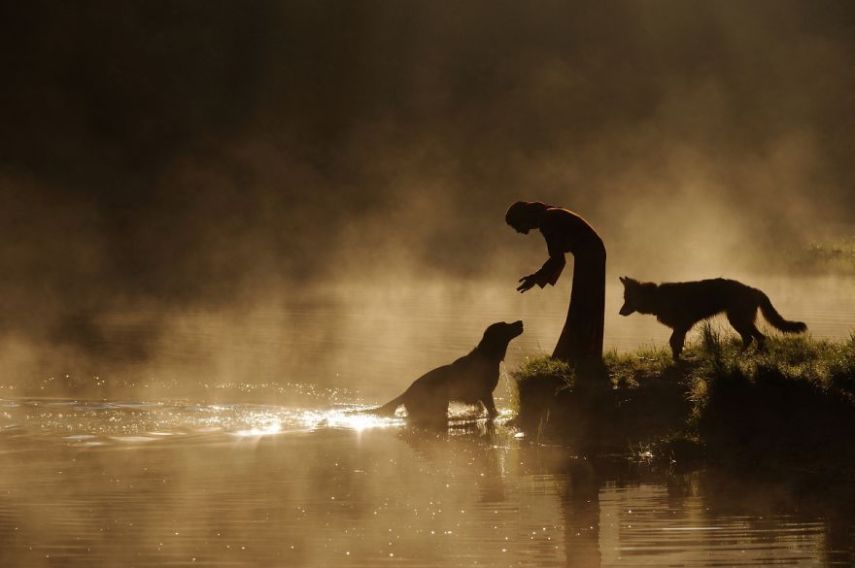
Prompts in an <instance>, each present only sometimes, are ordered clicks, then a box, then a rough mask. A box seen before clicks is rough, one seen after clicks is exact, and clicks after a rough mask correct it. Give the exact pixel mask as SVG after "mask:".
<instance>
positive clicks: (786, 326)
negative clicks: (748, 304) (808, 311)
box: [757, 290, 807, 333]
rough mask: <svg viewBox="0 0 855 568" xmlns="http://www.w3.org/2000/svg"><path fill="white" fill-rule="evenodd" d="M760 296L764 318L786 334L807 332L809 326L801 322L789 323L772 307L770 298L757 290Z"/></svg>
mask: <svg viewBox="0 0 855 568" xmlns="http://www.w3.org/2000/svg"><path fill="white" fill-rule="evenodd" d="M757 292H758V293H759V294H760V311H761V312H763V317H764V318H766V321H768V322H769V323H770V324H772V325H773V326H774V327H776V328H778V329H779V330H781V331H783V332H784V333H801V332H803V331H806V330H807V324H805V323H804V322H801V321H789V320H785V319H784V317H783V316H782V315H781V314H779V313H778V310H776V309H775V307H774V306H773V305H772V302H771V301H770V300H769V296H767V295H766V294H764V293H763V292H761V291H760V290H757Z"/></svg>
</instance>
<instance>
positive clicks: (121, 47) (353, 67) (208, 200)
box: [0, 0, 855, 356]
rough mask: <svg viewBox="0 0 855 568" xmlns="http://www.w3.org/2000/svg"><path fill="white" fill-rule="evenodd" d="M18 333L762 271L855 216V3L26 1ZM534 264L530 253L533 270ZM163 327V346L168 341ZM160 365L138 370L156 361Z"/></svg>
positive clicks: (4, 257) (20, 36)
mask: <svg viewBox="0 0 855 568" xmlns="http://www.w3.org/2000/svg"><path fill="white" fill-rule="evenodd" d="M0 22H2V23H0V74H2V88H0V127H1V130H0V333H3V334H7V335H8V334H15V335H16V336H28V337H34V338H36V339H37V341H42V342H43V341H47V342H49V343H50V342H53V341H59V342H65V343H68V342H72V343H79V344H80V345H83V346H84V347H85V346H87V345H90V344H93V343H97V341H98V337H99V333H100V331H99V326H98V323H97V322H98V321H99V318H102V317H103V316H104V315H105V314H113V313H121V312H125V311H134V310H143V311H146V312H147V313H149V314H170V313H172V312H174V311H175V310H178V309H184V308H186V307H187V306H206V307H207V306H222V305H229V304H230V303H232V302H235V301H237V299H239V298H245V297H246V296H247V295H253V294H256V293H257V292H258V291H260V290H264V291H271V290H273V291H277V292H278V293H281V294H286V295H293V294H299V293H300V291H301V290H306V289H309V288H312V287H314V286H318V285H319V284H318V283H323V282H326V283H328V282H330V281H348V280H360V279H364V280H368V281H371V280H372V279H374V280H376V281H378V282H382V281H385V280H388V279H389V278H390V277H391V275H394V276H395V277H396V278H404V279H418V278H431V279H451V280H454V281H459V280H461V279H477V278H482V277H489V278H492V277H496V278H503V279H508V283H509V284H508V285H509V287H510V286H512V285H513V284H514V282H515V281H516V278H517V277H518V276H519V274H518V272H519V270H520V269H521V268H520V267H522V266H530V268H536V267H537V266H538V265H539V263H540V262H541V261H542V259H541V258H540V255H542V254H543V251H542V244H541V243H539V242H534V241H535V239H533V238H532V237H530V238H529V239H528V240H527V241H525V242H524V241H523V240H522V238H521V237H519V236H518V235H515V234H513V231H511V230H510V229H508V228H507V227H505V226H504V223H503V214H504V210H505V208H506V207H507V205H508V204H509V203H511V202H512V201H514V200H517V199H540V200H544V201H549V202H552V203H555V204H558V205H562V206H566V207H568V208H571V209H574V210H576V211H577V212H579V213H580V214H582V215H583V216H585V217H586V218H588V219H589V220H590V221H591V223H592V224H594V226H595V227H596V228H597V229H598V230H600V231H601V232H602V234H603V236H604V238H605V239H606V242H607V246H608V248H609V255H610V267H611V268H610V271H620V272H621V273H631V274H636V275H638V276H640V277H642V278H650V279H654V280H662V279H666V278H667V277H669V276H671V275H680V276H683V275H687V274H691V275H695V276H696V277H704V276H708V275H710V274H712V275H718V274H720V273H727V272H728V271H729V270H731V269H732V268H733V267H735V266H737V265H738V266H739V267H740V269H741V268H743V267H745V266H755V265H756V266H763V265H764V260H765V259H766V258H768V257H769V256H770V255H773V254H775V253H776V251H780V250H781V249H784V248H787V247H798V246H801V244H803V243H804V242H806V241H808V240H810V239H815V238H826V237H828V236H834V235H838V234H841V233H846V231H847V230H848V229H847V228H848V226H849V224H850V223H851V222H852V220H853V216H854V215H853V213H855V192H853V186H855V172H853V168H852V159H853V156H855V128H853V127H855V97H853V93H855V51H853V49H855V4H853V3H851V2H848V1H842V2H794V1H785V0H775V1H765V2H764V1H752V2H695V1H687V0H673V1H670V0H662V1H650V2H622V1H616V2H605V3H603V2H590V3H587V2H573V3H568V2H549V1H537V2H518V1H501V0H493V1H489V2H476V1H472V2H437V1H424V2H410V1H401V2H397V1H395V2H379V1H378V2H368V1H352V2H341V1H320V0H311V1H305V2H299V1H289V2H264V1H256V2H221V1H210V0H206V1H198V2H188V1H175V2H160V1H124V2H73V3H61V2H53V1H44V2H39V1H29V2H3V3H2V5H0ZM532 254H535V255H536V256H535V257H534V258H533V257H532ZM155 327H156V326H155ZM139 356H144V354H139Z"/></svg>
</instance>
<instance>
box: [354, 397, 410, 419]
mask: <svg viewBox="0 0 855 568" xmlns="http://www.w3.org/2000/svg"><path fill="white" fill-rule="evenodd" d="M405 394H406V393H405ZM402 404H404V395H403V394H402V395H401V396H399V397H398V398H396V399H393V400H390V401H389V402H387V403H386V404H384V405H383V406H378V407H376V408H369V409H368V410H363V411H362V412H364V413H365V414H373V415H375V416H394V415H395V411H396V410H398V407H399V406H401V405H402Z"/></svg>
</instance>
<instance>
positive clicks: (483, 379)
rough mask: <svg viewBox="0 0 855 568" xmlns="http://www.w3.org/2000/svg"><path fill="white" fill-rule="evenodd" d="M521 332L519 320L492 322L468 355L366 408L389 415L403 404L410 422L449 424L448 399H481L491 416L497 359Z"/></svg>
mask: <svg viewBox="0 0 855 568" xmlns="http://www.w3.org/2000/svg"><path fill="white" fill-rule="evenodd" d="M522 332H523V323H522V322H521V321H516V322H514V323H505V322H498V323H494V324H493V325H491V326H489V327H488V328H487V329H486V330H485V331H484V337H482V338H481V342H480V343H479V344H478V345H477V346H476V347H475V349H473V350H472V351H471V352H470V353H469V354H468V355H464V356H463V357H461V358H459V359H457V360H456V361H455V362H453V363H451V364H450V365H443V366H442V367H437V368H436V369H433V370H432V371H428V372H427V373H425V374H424V375H422V376H421V377H419V378H418V379H416V380H415V381H414V382H413V384H412V385H410V388H408V389H407V390H406V391H404V394H402V395H401V396H399V397H397V398H396V399H394V400H392V401H389V402H387V403H386V404H384V405H383V406H381V407H379V408H376V409H374V410H371V411H369V412H371V413H372V414H377V415H380V416H392V415H394V414H395V412H396V411H397V410H398V407H399V406H404V407H405V408H406V409H407V416H408V417H409V419H410V420H411V421H412V422H414V423H416V424H421V425H434V426H436V425H447V424H448V403H449V402H452V401H455V402H463V403H466V404H478V403H479V402H480V403H481V404H483V405H484V408H486V409H487V414H488V415H489V416H490V418H491V419H492V418H495V417H496V416H497V415H498V414H499V412H498V411H497V410H496V403H495V402H494V401H493V389H495V388H496V384H497V383H498V382H499V363H501V362H502V360H504V358H505V353H506V352H507V350H508V344H509V343H510V342H511V340H512V339H513V338H515V337H517V336H519V335H520V334H522Z"/></svg>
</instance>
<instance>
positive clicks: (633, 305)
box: [620, 276, 656, 316]
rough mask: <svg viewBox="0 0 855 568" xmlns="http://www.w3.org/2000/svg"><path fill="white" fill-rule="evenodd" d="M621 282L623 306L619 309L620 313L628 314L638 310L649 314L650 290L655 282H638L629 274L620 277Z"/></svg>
mask: <svg viewBox="0 0 855 568" xmlns="http://www.w3.org/2000/svg"><path fill="white" fill-rule="evenodd" d="M620 281H621V284H623V306H622V307H621V309H620V315H622V316H628V315H629V314H631V313H634V312H639V313H642V314H649V313H651V311H652V306H651V305H650V303H651V295H650V291H651V290H652V289H654V288H655V287H656V285H655V284H648V283H645V282H639V281H638V280H636V279H634V278H630V277H629V276H621V277H620Z"/></svg>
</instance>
